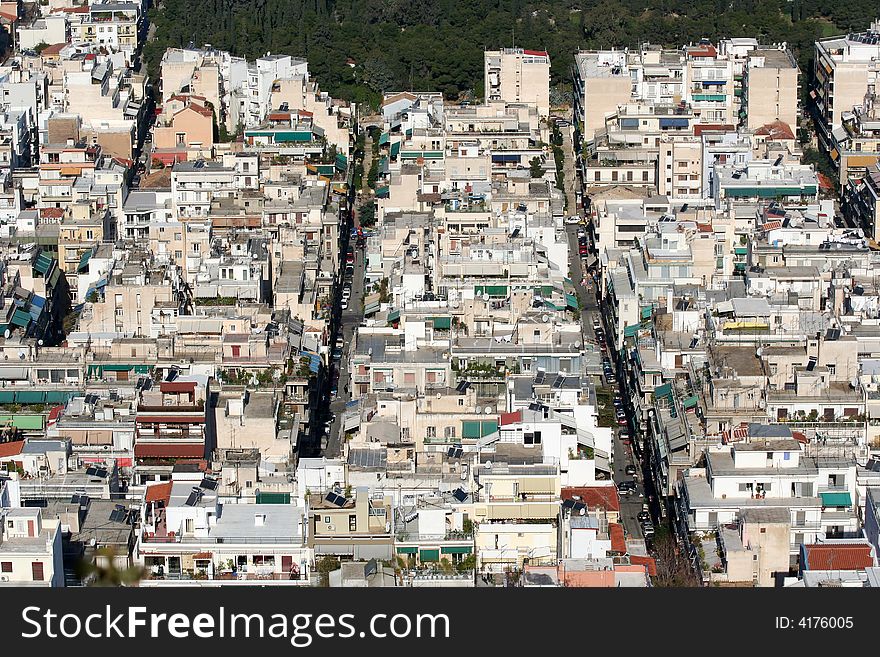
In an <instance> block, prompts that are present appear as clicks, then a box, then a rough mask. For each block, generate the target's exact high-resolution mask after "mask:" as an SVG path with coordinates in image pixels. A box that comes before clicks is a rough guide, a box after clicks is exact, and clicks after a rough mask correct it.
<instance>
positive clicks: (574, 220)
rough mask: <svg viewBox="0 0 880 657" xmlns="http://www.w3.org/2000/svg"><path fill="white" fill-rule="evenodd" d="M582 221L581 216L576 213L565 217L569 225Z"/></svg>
mask: <svg viewBox="0 0 880 657" xmlns="http://www.w3.org/2000/svg"><path fill="white" fill-rule="evenodd" d="M580 222H581V218H580V217H579V216H577V215H576V214H573V215H571V216H570V217H566V218H565V223H567V224H569V225H574V224H579V223H580Z"/></svg>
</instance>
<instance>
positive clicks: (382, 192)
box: [376, 185, 391, 198]
mask: <svg viewBox="0 0 880 657" xmlns="http://www.w3.org/2000/svg"><path fill="white" fill-rule="evenodd" d="M389 196H391V190H390V189H389V188H388V185H383V186H382V187H379V188H378V189H376V198H388V197H389Z"/></svg>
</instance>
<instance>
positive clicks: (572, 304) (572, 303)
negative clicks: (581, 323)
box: [565, 292, 580, 310]
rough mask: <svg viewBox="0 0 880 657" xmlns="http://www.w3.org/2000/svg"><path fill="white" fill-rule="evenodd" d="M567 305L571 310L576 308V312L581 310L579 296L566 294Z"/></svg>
mask: <svg viewBox="0 0 880 657" xmlns="http://www.w3.org/2000/svg"><path fill="white" fill-rule="evenodd" d="M565 305H567V306H568V307H569V308H574V309H575V310H578V309H579V308H580V304H579V303H578V298H577V296H576V295H574V294H568V292H566V293H565Z"/></svg>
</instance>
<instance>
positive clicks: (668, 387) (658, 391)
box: [654, 383, 672, 400]
mask: <svg viewBox="0 0 880 657" xmlns="http://www.w3.org/2000/svg"><path fill="white" fill-rule="evenodd" d="M660 398H668V399H670V400H671V399H672V384H671V383H664V384H663V385H662V386H657V387H656V388H654V399H660Z"/></svg>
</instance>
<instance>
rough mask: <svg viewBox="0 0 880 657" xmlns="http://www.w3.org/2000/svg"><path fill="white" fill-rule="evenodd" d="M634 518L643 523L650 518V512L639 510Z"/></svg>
mask: <svg viewBox="0 0 880 657" xmlns="http://www.w3.org/2000/svg"><path fill="white" fill-rule="evenodd" d="M636 518H638V521H639V522H640V523H642V524H644V523H646V522H649V521H650V520H651V514H650V513H648V512H647V511H639V515H637V516H636Z"/></svg>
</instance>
